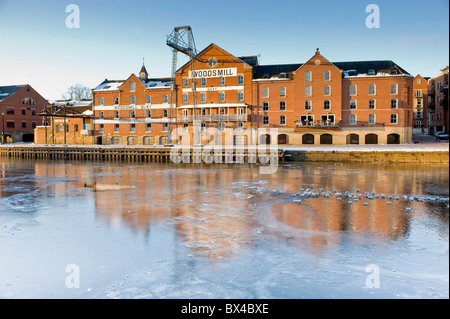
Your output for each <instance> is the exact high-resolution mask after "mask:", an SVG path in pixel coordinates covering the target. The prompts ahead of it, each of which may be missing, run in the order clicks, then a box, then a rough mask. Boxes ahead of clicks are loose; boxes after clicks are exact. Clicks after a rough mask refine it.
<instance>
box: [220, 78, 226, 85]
mask: <svg viewBox="0 0 450 319" xmlns="http://www.w3.org/2000/svg"><path fill="white" fill-rule="evenodd" d="M224 85H225V77H224V76H221V77H219V86H224Z"/></svg>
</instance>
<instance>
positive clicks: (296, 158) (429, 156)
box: [285, 150, 449, 163]
mask: <svg viewBox="0 0 450 319" xmlns="http://www.w3.org/2000/svg"><path fill="white" fill-rule="evenodd" d="M285 156H286V161H287V162H378V163H449V152H442V151H436V152H422V151H418V152H396V151H381V152H380V151H373V152H370V151H288V150H286V151H285Z"/></svg>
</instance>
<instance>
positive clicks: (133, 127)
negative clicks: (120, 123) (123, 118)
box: [130, 123, 136, 132]
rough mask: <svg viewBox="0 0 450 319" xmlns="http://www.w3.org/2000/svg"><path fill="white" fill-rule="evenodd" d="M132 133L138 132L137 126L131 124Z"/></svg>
mask: <svg viewBox="0 0 450 319" xmlns="http://www.w3.org/2000/svg"><path fill="white" fill-rule="evenodd" d="M130 132H136V124H134V123H132V124H130Z"/></svg>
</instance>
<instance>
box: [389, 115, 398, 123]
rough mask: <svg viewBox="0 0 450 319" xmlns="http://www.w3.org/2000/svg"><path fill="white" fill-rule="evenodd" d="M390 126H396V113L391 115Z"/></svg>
mask: <svg viewBox="0 0 450 319" xmlns="http://www.w3.org/2000/svg"><path fill="white" fill-rule="evenodd" d="M391 124H398V114H397V113H392V114H391Z"/></svg>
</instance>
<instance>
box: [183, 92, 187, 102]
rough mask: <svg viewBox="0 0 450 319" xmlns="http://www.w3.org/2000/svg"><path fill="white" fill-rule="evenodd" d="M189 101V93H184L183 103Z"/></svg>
mask: <svg viewBox="0 0 450 319" xmlns="http://www.w3.org/2000/svg"><path fill="white" fill-rule="evenodd" d="M187 102H188V95H187V94H183V103H187Z"/></svg>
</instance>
